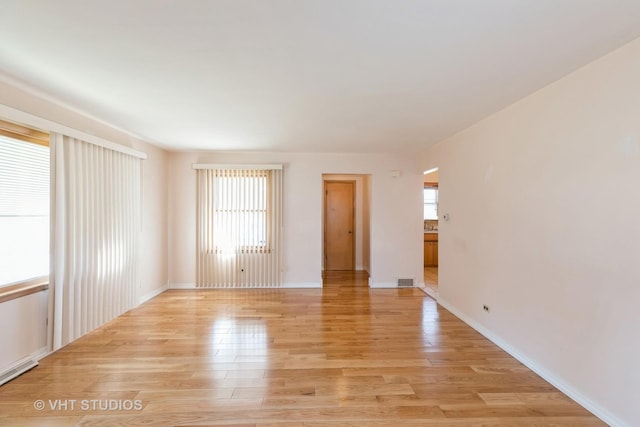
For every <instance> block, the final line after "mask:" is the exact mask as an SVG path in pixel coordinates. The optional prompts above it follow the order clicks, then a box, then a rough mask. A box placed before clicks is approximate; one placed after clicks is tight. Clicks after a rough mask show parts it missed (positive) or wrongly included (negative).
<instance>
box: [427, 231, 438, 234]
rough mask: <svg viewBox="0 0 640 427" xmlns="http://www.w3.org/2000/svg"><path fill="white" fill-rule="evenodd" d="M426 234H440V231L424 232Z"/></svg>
mask: <svg viewBox="0 0 640 427" xmlns="http://www.w3.org/2000/svg"><path fill="white" fill-rule="evenodd" d="M424 234H438V230H424Z"/></svg>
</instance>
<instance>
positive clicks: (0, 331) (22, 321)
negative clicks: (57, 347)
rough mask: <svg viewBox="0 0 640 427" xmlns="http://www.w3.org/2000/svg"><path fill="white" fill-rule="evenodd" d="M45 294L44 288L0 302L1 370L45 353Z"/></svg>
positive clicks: (46, 292)
mask: <svg viewBox="0 0 640 427" xmlns="http://www.w3.org/2000/svg"><path fill="white" fill-rule="evenodd" d="M48 295H49V292H48V291H43V292H37V293H35V294H30V295H27V296H25V297H22V298H17V299H13V300H10V301H6V302H3V303H0V325H2V327H1V328H0V343H2V345H0V373H2V372H4V371H5V370H6V369H8V368H9V367H13V366H14V365H16V364H17V363H18V362H20V361H22V360H23V359H26V358H27V357H32V358H35V359H39V358H40V357H41V356H43V355H45V354H46V353H47V300H48ZM18 325H20V327H19V328H18V327H17V326H18Z"/></svg>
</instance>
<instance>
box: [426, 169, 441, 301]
mask: <svg viewBox="0 0 640 427" xmlns="http://www.w3.org/2000/svg"><path fill="white" fill-rule="evenodd" d="M423 181H424V186H423V190H422V195H423V201H424V205H423V220H424V266H423V267H424V286H425V290H427V293H429V294H432V293H433V294H435V295H432V296H437V295H438V200H439V193H438V192H439V188H438V184H439V176H438V168H433V169H429V170H427V171H425V172H424V180H423Z"/></svg>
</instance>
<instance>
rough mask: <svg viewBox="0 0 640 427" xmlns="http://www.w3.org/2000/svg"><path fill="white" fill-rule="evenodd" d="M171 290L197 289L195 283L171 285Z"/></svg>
mask: <svg viewBox="0 0 640 427" xmlns="http://www.w3.org/2000/svg"><path fill="white" fill-rule="evenodd" d="M169 289H197V288H196V284H195V283H169Z"/></svg>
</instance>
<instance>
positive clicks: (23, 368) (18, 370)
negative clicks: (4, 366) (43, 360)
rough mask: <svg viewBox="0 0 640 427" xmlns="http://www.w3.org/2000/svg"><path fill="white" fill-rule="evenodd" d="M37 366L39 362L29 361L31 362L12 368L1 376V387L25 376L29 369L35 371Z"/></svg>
mask: <svg viewBox="0 0 640 427" xmlns="http://www.w3.org/2000/svg"><path fill="white" fill-rule="evenodd" d="M36 366H38V362H36V361H34V360H31V359H29V360H27V361H25V362H23V363H21V364H19V365H18V366H16V367H14V368H11V369H9V370H8V371H5V372H3V373H2V375H0V385H2V384H4V383H6V382H9V381H11V380H12V379H14V378H15V377H17V376H20V375H22V374H24V373H25V372H27V371H28V370H29V369H33V368H35V367H36Z"/></svg>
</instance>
